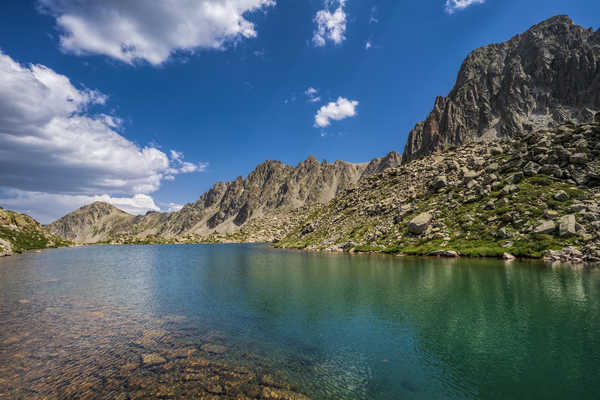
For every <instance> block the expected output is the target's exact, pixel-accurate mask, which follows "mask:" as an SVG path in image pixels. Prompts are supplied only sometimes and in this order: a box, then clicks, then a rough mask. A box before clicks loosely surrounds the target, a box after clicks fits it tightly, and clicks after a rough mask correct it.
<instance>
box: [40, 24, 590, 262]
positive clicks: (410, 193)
mask: <svg viewBox="0 0 600 400" xmlns="http://www.w3.org/2000/svg"><path fill="white" fill-rule="evenodd" d="M599 111H600V30H599V31H596V32H594V30H593V29H585V28H583V27H581V26H578V25H575V24H574V23H573V21H572V20H571V19H570V18H569V17H568V16H556V17H553V18H550V19H549V20H547V21H544V22H542V23H540V24H538V25H535V26H533V27H532V28H530V29H529V30H528V31H526V32H525V33H523V34H519V35H517V36H515V37H513V38H512V39H510V40H508V41H507V42H504V43H499V44H492V45H489V46H485V47H482V48H480V49H477V50H475V51H473V52H472V53H471V54H469V56H468V57H467V58H466V60H465V61H464V62H463V64H462V66H461V68H460V71H459V73H458V78H457V81H456V85H455V86H454V88H453V89H452V90H451V92H450V94H449V95H448V96H447V97H438V98H437V99H436V100H435V105H434V108H433V110H432V112H431V113H430V114H429V116H428V117H427V118H426V119H425V121H423V122H419V123H417V124H416V126H415V128H414V129H413V130H412V131H411V132H410V134H409V136H408V140H407V143H406V147H405V149H404V153H403V155H402V156H400V155H399V154H398V153H395V152H392V153H390V154H388V155H387V156H385V157H382V158H377V159H374V160H372V161H371V162H369V163H363V164H352V163H348V162H344V161H336V162H334V163H327V162H325V161H323V162H319V161H317V160H316V159H315V158H314V157H312V156H311V157H309V158H308V159H307V160H306V161H304V162H301V163H300V164H298V165H297V166H296V167H292V166H289V165H285V164H283V163H282V162H279V161H266V162H264V163H261V164H260V165H258V166H257V167H256V169H255V170H254V171H252V172H251V173H250V174H249V175H248V176H247V177H246V178H245V179H244V178H242V177H239V178H237V179H236V180H234V181H231V182H217V183H216V184H215V185H214V186H213V187H212V188H211V189H210V190H209V191H208V192H206V193H204V194H203V195H202V196H200V198H199V199H198V200H197V201H196V202H194V203H189V204H187V205H185V206H184V207H183V208H182V209H181V210H180V211H177V212H173V213H170V214H169V213H148V214H146V215H144V216H134V215H130V214H127V213H125V212H123V211H121V210H119V209H117V208H115V207H113V206H111V205H109V204H106V203H94V204H91V205H87V206H85V207H82V208H80V209H78V210H76V211H74V212H72V213H70V214H68V215H66V216H64V217H62V218H60V219H59V220H57V221H55V222H53V223H51V224H49V225H48V226H47V227H46V228H47V230H48V231H49V232H51V233H52V234H53V235H56V236H60V237H63V238H66V239H69V240H72V241H74V242H78V243H94V242H114V243H144V242H151V243H164V242H186V241H190V242H202V241H220V242H223V241H272V240H282V239H283V244H282V245H286V246H288V247H311V248H314V249H332V250H348V249H353V248H362V249H375V250H377V251H381V250H382V249H384V248H399V247H398V246H397V245H399V244H402V243H408V242H410V243H412V241H411V240H412V239H415V238H418V235H419V233H418V231H419V230H420V228H418V227H417V228H415V227H413V228H410V229H409V227H408V226H409V225H410V224H409V223H408V221H406V220H405V219H406V218H407V216H410V215H412V214H411V213H414V212H416V211H417V210H421V209H422V208H427V207H429V206H431V207H433V206H432V205H431V204H430V203H429V202H427V201H426V200H425V199H429V200H431V198H432V197H431V196H433V195H434V194H435V195H437V194H438V193H439V191H442V192H443V193H444V196H446V197H443V202H442V203H439V204H437V206H436V207H438V209H439V210H442V209H444V210H445V208H444V207H446V206H447V204H446V203H445V202H449V203H448V204H453V205H454V207H460V206H461V204H463V203H464V204H471V203H473V204H475V203H477V204H479V203H478V202H480V201H483V200H485V199H487V200H486V201H488V200H489V201H488V202H491V201H492V200H493V201H494V202H496V201H500V199H499V198H498V197H497V191H498V190H506V191H508V193H506V196H504V198H505V200H502V201H503V202H504V203H506V202H508V203H506V204H504V206H503V207H510V204H511V203H510V202H511V201H513V200H514V201H515V207H517V205H519V204H521V203H520V201H521V200H517V197H516V194H515V193H517V192H518V191H519V190H521V193H523V191H522V190H524V188H525V186H523V188H520V186H519V185H524V184H525V183H526V184H527V185H532V184H533V183H531V182H529V181H527V180H523V179H522V178H520V179H517V178H511V177H512V176H513V175H514V174H515V173H517V172H518V170H519V169H524V173H525V175H524V177H529V178H535V177H536V176H538V175H540V174H541V175H545V176H548V177H551V180H550V181H546V180H543V179H541V178H539V179H538V180H537V181H536V180H535V179H534V181H535V182H538V183H539V182H546V183H548V188H547V189H548V190H552V191H553V192H559V191H564V192H569V190H567V189H568V188H569V187H570V186H569V185H572V186H573V187H575V186H579V189H578V190H583V192H576V191H571V192H569V193H571V195H572V196H570V197H569V198H570V200H569V202H567V203H564V204H562V206H561V207H559V206H558V205H556V204H554V203H552V201H551V199H550V200H548V201H547V202H545V203H544V205H543V206H542V205H540V207H547V208H548V210H549V212H548V213H547V215H546V214H544V212H545V211H548V210H538V209H537V208H536V209H531V210H530V209H529V208H527V207H525V206H524V205H523V204H521V205H522V206H523V207H522V208H523V210H524V211H523V212H527V213H530V214H531V215H527V216H526V217H527V218H526V219H527V227H525V226H523V227H519V226H513V225H511V224H515V223H516V224H518V223H521V222H523V221H524V218H518V216H511V217H510V218H509V217H503V216H502V215H499V214H498V215H496V214H494V213H491V214H490V215H489V216H487V218H490V221H489V226H490V227H492V226H493V227H494V229H497V230H500V233H498V235H495V234H494V235H492V233H491V232H489V231H487V230H486V231H481V232H480V234H481V235H484V236H485V237H486V238H487V240H489V241H490V242H489V243H488V244H487V245H489V246H492V247H493V248H494V249H495V250H494V251H493V253H494V254H496V253H498V251H499V250H498V249H499V248H501V245H502V244H503V243H504V242H507V241H509V242H510V240H509V239H508V238H513V239H512V245H514V243H515V242H516V241H524V242H523V243H527V241H529V240H534V239H533V237H529V236H528V235H529V234H532V232H533V231H535V229H537V227H534V226H533V225H532V224H534V223H537V222H539V221H543V222H547V225H546V228H547V229H545V230H544V229H541V228H540V229H541V230H542V231H544V232H545V233H543V234H545V235H550V236H552V235H554V234H555V233H556V234H557V235H558V232H559V230H558V227H557V228H556V230H552V229H550V226H551V224H550V222H552V223H555V224H559V221H558V218H562V217H567V216H568V217H569V218H571V217H570V215H571V214H569V215H562V214H564V213H567V212H570V211H569V210H570V209H569V208H568V207H571V206H572V205H573V204H575V208H577V207H579V208H578V209H580V210H583V209H584V208H582V207H581V206H577V204H579V203H577V201H579V202H583V201H591V200H590V199H592V198H593V196H594V192H593V191H594V190H595V189H593V188H595V187H596V185H597V182H598V179H597V178H600V175H599V176H598V177H597V176H596V174H600V173H599V172H598V171H597V168H596V163H597V157H598V155H599V154H600V153H599V151H600V149H596V147H595V146H596V145H595V144H596V143H597V137H598V136H597V135H598V125H597V124H595V123H594V122H593V121H594V120H595V119H596V120H597V119H599V118H600V113H599ZM569 135H571V136H569ZM569 137H572V142H571V139H569ZM532 138H536V139H532ZM557 138H560V140H558V139H557ZM534 140H540V142H539V143H537V142H534ZM458 156H460V157H461V158H460V159H457V160H456V162H455V163H452V160H451V158H452V157H458ZM582 160H584V161H582ZM442 161H443V163H442ZM582 162H583V164H582ZM440 163H441V164H440ZM505 163H507V164H508V166H509V167H506V166H505V165H503V164H505ZM496 164H497V165H498V168H496ZM434 166H435V168H434ZM505 167H506V168H505ZM489 168H491V170H489V171H488V170H487V169H489ZM526 168H527V170H526V171H525V169H526ZM483 169H486V170H485V173H483ZM494 171H498V172H494ZM406 174H408V175H406ZM471 175H472V176H471ZM484 177H486V178H484ZM438 178H439V179H438ZM480 178H481V179H480ZM436 179H437V180H436ZM435 182H437V183H435ZM521 182H525V183H521ZM500 185H502V187H500ZM510 185H513V186H510ZM507 186H509V188H508V189H506V187H507ZM534 186H535V185H534ZM450 187H451V188H452V189H451V190H452V192H453V193H454V194H452V195H448V193H446V192H445V191H446V190H450V189H448V188H450ZM514 187H517V189H514ZM473 188H476V189H477V190H475V189H473ZM527 188H529V189H531V187H530V186H527ZM511 190H515V191H514V192H511ZM491 193H495V194H494V196H496V197H493V198H490V199H488V198H487V197H488V196H490V195H491ZM536 193H537V192H536ZM575 193H576V194H577V196H575ZM567 194H568V193H567ZM513 195H514V196H513ZM511 196H512V197H511ZM573 196H575V198H573ZM501 197H502V196H501ZM559 197H561V196H560V195H559ZM544 198H545V197H544ZM441 199H442V198H441V197H440V201H441ZM456 199H460V201H459V202H458V203H456ZM409 200H410V201H409ZM523 201H525V200H523ZM527 201H529V200H527ZM573 202H575V203H573ZM434 203H435V202H434ZM571 203H573V204H571ZM486 204H487V203H486ZM553 204H554V205H555V206H556V207H555V209H553V208H552V206H553ZM586 204H587V203H586ZM567 205H568V207H567ZM426 206H427V207H426ZM488 206H489V207H488ZM332 207H333V208H332ZM482 207H488V209H486V210H488V211H489V210H497V209H499V208H500V209H503V210H504V208H503V207H499V206H498V205H496V204H495V203H494V204H492V203H490V204H489V205H482ZM519 207H520V206H519ZM586 207H587V206H586ZM553 210H554V211H553ZM421 211H428V210H421ZM429 211H431V210H429ZM446 212H448V213H451V212H452V210H451V209H448V210H446ZM555 212H557V213H559V214H560V215H555ZM540 213H542V214H544V215H545V217H544V218H545V219H542V214H540ZM561 213H562V214H561ZM425 214H427V213H426V212H425ZM433 214H435V215H437V213H436V212H433ZM492 214H493V215H492ZM572 214H573V215H575V214H577V213H576V212H575V213H572ZM476 215H477V213H476V212H471V211H469V212H466V213H465V214H464V215H462V216H461V218H462V217H464V218H465V220H464V221H463V220H462V219H460V218H459V219H456V220H455V219H453V220H452V221H454V222H452V223H457V224H459V225H460V224H461V223H464V224H465V225H464V226H463V227H462V228H461V229H458V230H455V229H454V227H450V226H447V225H444V224H445V223H446V222H443V223H442V222H440V221H442V220H438V222H437V225H439V226H436V227H435V229H438V232H442V233H443V235H442V237H443V239H442V240H439V241H437V242H431V243H433V244H432V246H433V247H436V246H437V247H440V248H446V247H445V246H446V245H448V243H453V242H452V240H453V239H452V235H459V236H460V235H463V234H464V231H465V230H467V231H468V229H469V226H470V224H472V223H473V222H472V221H475V220H477V218H478V217H477V216H476ZM486 215H487V214H486ZM413 217H415V218H416V217H417V216H416V215H413ZM422 217H423V218H424V219H428V218H429V217H428V216H427V215H423V216H422ZM430 217H431V216H430ZM513 217H514V218H513ZM457 218H458V217H457ZM498 218H506V222H505V224H504V225H502V224H497V223H496V222H495V221H496V220H497V219H498ZM573 218H575V217H573ZM577 218H578V219H577V224H579V225H578V226H577V227H578V228H582V229H579V230H578V229H576V228H577V227H574V225H573V226H569V227H568V228H569V229H570V232H571V231H572V232H571V233H574V234H575V235H579V234H581V235H585V240H586V242H585V243H586V246H588V247H589V243H595V242H594V241H595V240H597V239H596V236H595V233H593V232H591V231H593V229H595V228H592V225H589V224H588V223H587V222H589V223H591V222H594V221H587V222H586V224H583V219H582V218H583V217H577ZM590 218H591V217H590ZM378 221H379V222H381V223H382V224H383V225H381V226H377V224H378V223H379V222H378ZM382 221H384V222H385V223H384V222H382ZM444 221H445V220H444ZM469 221H471V222H469ZM515 221H516V222H515ZM519 221H521V222H519ZM421 222H423V221H421ZM425 222H427V221H425ZM572 222H573V220H572V219H569V223H572ZM448 223H450V222H448ZM523 223H525V222H523ZM390 224H392V225H394V224H396V225H398V226H402V227H403V228H402V229H400V228H398V229H400V230H398V229H396V228H393V227H391V226H390ZM415 224H416V225H419V221H417V222H416V223H415ZM507 224H508V225H507ZM425 225H427V226H429V222H427V223H424V225H423V226H425ZM419 226H420V225H419ZM557 226H558V225H557ZM598 226H600V222H598ZM346 228H348V229H350V228H351V229H350V231H346V230H344V229H346ZM490 229H491V228H490ZM384 231H385V232H387V233H385V235H384ZM390 232H392V233H393V235H392V233H390ZM415 232H417V233H415ZM460 232H462V233H460ZM502 232H503V233H502ZM504 233H506V235H504ZM533 233H535V232H533ZM382 235H383V236H385V240H383V239H382V237H383V236H382ZM390 235H392V236H390ZM410 235H413V236H410ZM414 235H417V236H416V237H415V236H414ZM486 235H487V236H486ZM511 235H512V236H511ZM590 235H591V236H590ZM434 237H437V236H436V235H432V236H431V238H429V239H427V238H425V237H421V238H420V240H421V242H423V243H424V242H427V241H428V240H433V239H432V238H434ZM457 237H458V236H457ZM569 237H570V238H571V239H569V240H566V239H565V240H562V239H561V240H558V239H557V240H554V239H552V238H551V237H546V239H547V240H546V241H545V242H544V243H546V245H547V247H548V248H550V247H556V246H563V245H567V244H576V243H578V241H577V240H578V239H573V238H572V237H571V236H569ZM405 238H409V239H411V240H408V241H406V240H404V239H405ZM460 238H461V240H462V241H461V242H460V243H462V244H463V245H464V240H467V241H469V240H475V238H474V237H473V238H472V239H468V237H467V236H460ZM581 238H583V236H581ZM538 239H539V238H538ZM538 239H535V240H538ZM382 240H383V241H382ZM436 240H437V239H436ZM582 240H583V239H582ZM494 241H495V242H494ZM501 241H502V243H501ZM538 241H539V240H538ZM590 241H591V242H590ZM394 242H395V243H396V245H393V243H394ZM492 242H493V243H496V244H497V246H495V245H493V244H490V243H492ZM519 243H520V244H519V246H521V247H518V249H521V250H522V254H530V255H531V254H533V255H539V254H541V253H540V252H541V251H542V250H544V249H543V248H537V247H536V248H535V250H532V249H531V248H529V247H527V245H526V244H523V243H522V242H519ZM383 244H385V246H384V245H383ZM413 244H414V243H413ZM413 244H411V246H412V245H413ZM504 244H506V243H504ZM407 246H408V244H407ZM494 246H495V247H494ZM400 247H402V246H400ZM513 247H514V246H513ZM542 247H543V246H542ZM412 248H413V249H414V247H412ZM463 248H464V249H466V248H470V247H469V246H466V247H463ZM507 248H511V246H508V247H507ZM525 248H526V249H529V250H523V249H525ZM592 248H593V246H592ZM404 249H405V250H406V247H404ZM423 249H428V250H431V247H423V248H421V250H423ZM515 251H516V250H515ZM465 252H467V251H466V250H465ZM467 253H468V252H467ZM592 253H593V252H590V253H589V254H592ZM599 255H600V253H599ZM590 257H595V256H590Z"/></svg>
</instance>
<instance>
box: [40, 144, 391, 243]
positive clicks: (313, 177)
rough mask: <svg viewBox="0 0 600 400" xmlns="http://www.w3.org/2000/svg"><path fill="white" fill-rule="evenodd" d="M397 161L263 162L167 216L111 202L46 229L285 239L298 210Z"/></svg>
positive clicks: (81, 237)
mask: <svg viewBox="0 0 600 400" xmlns="http://www.w3.org/2000/svg"><path fill="white" fill-rule="evenodd" d="M400 163H401V157H400V155H399V154H398V153H394V152H392V153H390V154H388V155H387V156H385V157H381V158H376V159H374V160H372V161H371V162H369V163H362V164H352V163H348V162H345V161H335V162H334V163H328V162H327V161H323V162H319V161H317V159H316V158H315V157H313V156H310V157H309V158H308V159H306V160H305V161H303V162H301V163H299V164H298V165H297V166H296V167H292V166H289V165H286V164H284V163H282V162H280V161H265V162H263V163H261V164H259V165H258V166H257V167H256V168H255V169H254V171H252V172H251V173H250V174H249V175H248V176H247V177H246V178H245V179H244V178H242V177H241V176H240V177H238V178H237V179H236V180H234V181H231V182H217V183H216V184H215V185H214V186H213V187H212V188H211V189H210V190H209V191H208V192H206V193H204V194H203V195H202V196H200V198H199V199H198V200H197V201H196V202H194V203H189V204H187V205H185V206H184V207H183V208H182V209H181V210H180V211H177V212H174V213H171V214H167V213H149V214H146V215H145V216H133V215H130V214H127V213H125V212H124V211H121V210H119V209H117V208H116V207H114V206H111V205H109V204H106V203H94V204H91V205H87V206H84V207H82V208H80V209H78V210H76V211H74V212H72V213H70V214H68V215H66V216H64V217H62V218H60V219H58V220H57V221H54V222H53V223H51V224H49V225H48V226H47V229H48V230H49V231H50V232H53V233H55V234H56V235H60V236H61V237H65V238H68V239H70V240H73V241H76V242H78V243H95V242H104V241H114V240H122V239H124V238H125V239H126V240H128V241H131V240H144V239H148V238H153V240H154V239H158V238H160V239H162V240H167V239H177V238H179V239H181V238H182V237H184V236H185V237H187V238H189V239H190V240H191V239H193V240H198V238H206V237H208V236H211V235H212V236H214V235H217V236H221V237H228V238H229V240H236V241H241V240H243V241H245V240H253V241H263V240H274V239H278V238H280V237H283V235H284V234H285V233H286V229H288V227H289V226H290V223H289V222H290V221H289V218H293V216H294V215H296V214H298V212H299V211H298V210H300V209H302V208H303V207H306V206H313V205H317V204H325V203H327V202H329V201H330V200H332V199H333V198H334V197H335V196H336V195H337V194H338V193H340V192H341V191H343V190H346V189H348V188H350V187H353V186H354V185H355V184H356V183H357V182H358V181H359V180H360V179H362V178H365V177H368V176H370V175H372V174H375V173H378V172H381V171H382V170H384V169H386V168H390V167H393V166H397V165H399V164H400ZM252 219H260V220H261V221H262V224H261V225H260V226H258V225H257V224H254V225H252V227H253V228H254V229H253V230H252V231H249V230H248V229H246V230H243V229H242V227H243V226H244V225H246V223H247V222H249V221H250V220H252ZM240 232H241V236H240ZM259 232H262V233H260V234H259Z"/></svg>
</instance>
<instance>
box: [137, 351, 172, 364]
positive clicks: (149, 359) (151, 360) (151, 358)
mask: <svg viewBox="0 0 600 400" xmlns="http://www.w3.org/2000/svg"><path fill="white" fill-rule="evenodd" d="M166 362H167V360H166V359H165V358H163V357H161V355H160V354H157V353H151V354H143V355H142V363H143V364H144V365H145V366H148V367H151V366H154V365H160V364H164V363H166Z"/></svg>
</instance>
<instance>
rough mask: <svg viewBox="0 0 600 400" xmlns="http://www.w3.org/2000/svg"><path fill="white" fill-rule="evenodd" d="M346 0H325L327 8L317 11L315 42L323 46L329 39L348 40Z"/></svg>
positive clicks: (316, 44)
mask: <svg viewBox="0 0 600 400" xmlns="http://www.w3.org/2000/svg"><path fill="white" fill-rule="evenodd" d="M345 6H346V0H325V8H324V9H322V10H319V11H317V15H315V18H314V22H315V24H316V27H315V31H314V33H313V39H312V41H313V44H314V45H315V46H317V47H323V46H325V45H326V44H327V41H328V40H329V41H331V42H333V43H334V44H340V43H342V42H343V41H344V40H346V12H345V11H344V7H345Z"/></svg>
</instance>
